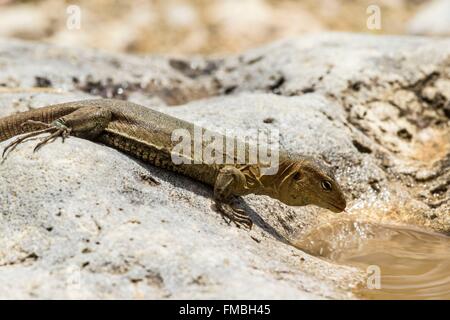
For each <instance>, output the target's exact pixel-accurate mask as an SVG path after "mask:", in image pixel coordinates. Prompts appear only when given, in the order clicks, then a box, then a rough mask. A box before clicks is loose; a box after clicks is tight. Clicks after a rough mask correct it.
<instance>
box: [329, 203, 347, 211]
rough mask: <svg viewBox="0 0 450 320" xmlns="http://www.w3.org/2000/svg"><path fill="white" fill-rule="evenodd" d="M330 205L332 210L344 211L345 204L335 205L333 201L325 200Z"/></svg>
mask: <svg viewBox="0 0 450 320" xmlns="http://www.w3.org/2000/svg"><path fill="white" fill-rule="evenodd" d="M325 202H326V203H327V204H328V205H329V206H330V207H331V209H330V210H331V211H334V212H342V211H345V207H346V205H344V206H338V205H336V204H334V203H331V202H329V201H325Z"/></svg>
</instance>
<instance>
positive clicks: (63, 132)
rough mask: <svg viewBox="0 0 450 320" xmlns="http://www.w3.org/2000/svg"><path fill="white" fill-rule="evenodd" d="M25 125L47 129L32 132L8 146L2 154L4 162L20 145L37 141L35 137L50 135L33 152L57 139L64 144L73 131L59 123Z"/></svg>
mask: <svg viewBox="0 0 450 320" xmlns="http://www.w3.org/2000/svg"><path fill="white" fill-rule="evenodd" d="M25 125H39V126H41V127H45V129H41V130H36V131H33V132H30V133H27V134H25V135H23V136H21V137H19V138H17V139H16V140H14V141H13V142H11V143H10V144H8V145H7V146H6V147H5V149H4V150H3V153H2V158H3V160H5V159H6V157H7V155H8V154H9V153H10V152H12V151H13V150H14V149H15V148H16V147H17V146H18V145H19V144H21V143H23V142H25V141H29V140H34V139H36V138H34V137H36V136H38V135H40V134H43V133H50V134H49V135H48V136H47V137H45V138H43V139H42V140H41V141H40V142H39V143H38V144H37V145H36V146H35V147H34V149H33V152H35V151H37V150H39V149H40V148H41V147H42V146H43V145H45V144H47V143H49V142H53V141H54V140H55V139H56V138H57V137H61V138H62V140H63V142H64V140H65V138H67V137H68V136H69V135H70V131H71V129H70V128H68V127H66V126H65V125H64V124H62V123H60V122H58V121H54V122H53V123H51V124H48V123H45V122H41V121H34V120H28V121H26V122H24V123H23V124H22V126H25Z"/></svg>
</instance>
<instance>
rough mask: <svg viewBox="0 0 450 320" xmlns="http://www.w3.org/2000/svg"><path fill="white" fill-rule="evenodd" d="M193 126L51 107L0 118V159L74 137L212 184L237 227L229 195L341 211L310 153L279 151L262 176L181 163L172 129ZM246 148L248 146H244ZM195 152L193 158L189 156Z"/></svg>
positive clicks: (233, 167) (87, 107)
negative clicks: (272, 168) (273, 166)
mask: <svg viewBox="0 0 450 320" xmlns="http://www.w3.org/2000/svg"><path fill="white" fill-rule="evenodd" d="M176 129H185V130H187V131H188V132H189V133H193V131H194V125H193V124H191V123H189V122H186V121H183V120H180V119H177V118H174V117H171V116H169V115H167V114H164V113H160V112H158V111H155V110H152V109H149V108H146V107H143V106H140V105H137V104H134V103H131V102H126V101H120V100H109V99H97V100H84V101H75V102H68V103H62V104H57V105H51V106H48V107H44V108H39V109H35V110H31V111H28V112H23V113H18V114H14V115H11V116H8V117H5V118H3V119H0V142H1V141H4V140H7V139H9V138H11V137H13V136H16V135H20V134H23V135H22V136H20V137H18V138H16V140H14V141H13V142H11V143H10V144H9V145H8V146H6V148H5V149H4V152H3V157H5V156H6V155H7V153H8V152H10V151H12V150H13V149H15V148H16V147H17V145H19V144H20V143H22V142H24V141H26V140H28V139H30V138H32V137H35V136H37V135H40V134H43V133H48V136H46V137H44V138H42V140H41V141H40V142H39V143H38V144H37V145H36V147H35V150H37V149H39V148H40V147H41V146H42V145H44V144H46V143H48V142H52V141H54V140H55V139H56V138H57V137H62V139H63V141H64V139H65V138H67V137H68V136H75V137H79V138H83V139H88V140H92V141H98V142H101V143H104V144H106V145H108V146H111V147H113V148H116V149H118V150H120V151H123V152H125V153H128V154H130V155H132V156H133V157H135V158H138V159H141V160H143V161H144V162H148V163H151V164H153V165H156V166H159V167H163V168H165V169H169V170H172V171H174V172H177V173H181V174H184V175H186V176H189V177H191V178H193V179H195V180H198V181H201V182H203V183H206V184H208V185H211V186H213V187H214V199H215V200H216V208H217V209H218V211H220V212H221V213H222V215H223V216H224V217H227V218H228V219H229V220H228V221H229V222H230V221H233V222H234V223H235V224H236V225H237V226H239V225H246V226H248V227H249V228H251V225H252V221H251V219H250V218H249V217H248V216H247V215H246V214H245V212H244V211H243V210H242V209H238V208H236V207H235V206H234V205H233V204H232V201H231V200H232V198H233V196H243V195H247V194H258V195H267V196H270V197H272V198H274V199H278V200H280V201H281V202H283V203H285V204H287V205H291V206H305V205H309V204H312V205H317V206H320V207H322V208H326V209H329V210H331V211H333V212H341V211H344V210H345V207H346V201H345V197H344V195H343V193H342V191H341V189H340V187H339V185H338V183H337V182H336V180H335V179H334V177H333V174H332V172H331V171H330V170H329V168H328V167H327V166H325V165H323V164H321V163H320V162H319V161H317V160H314V159H312V158H309V157H303V156H297V157H295V158H294V157H292V156H289V155H287V153H280V156H279V165H278V170H277V171H276V173H275V174H270V175H269V174H263V173H262V171H263V170H261V168H262V166H261V165H260V164H259V163H255V164H245V163H243V164H239V163H236V164H210V163H204V162H203V163H182V164H175V163H174V162H173V161H172V159H173V158H172V156H173V150H172V149H173V148H174V145H175V144H176V142H174V141H172V139H171V135H172V132H173V131H174V130H176ZM247 148H248V146H247ZM193 157H194V156H192V158H193Z"/></svg>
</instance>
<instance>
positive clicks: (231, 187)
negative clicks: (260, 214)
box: [214, 166, 253, 229]
mask: <svg viewBox="0 0 450 320" xmlns="http://www.w3.org/2000/svg"><path fill="white" fill-rule="evenodd" d="M245 187H246V179H245V176H244V174H243V173H242V172H241V171H240V170H239V169H237V168H236V167H233V166H227V167H224V168H222V169H221V170H220V172H219V175H218V176H217V179H216V182H215V184H214V199H215V201H216V207H217V209H218V211H219V212H220V213H221V214H222V215H223V217H224V218H228V219H229V221H228V222H231V221H232V222H233V223H234V224H235V225H236V226H238V227H239V226H241V225H244V226H247V227H248V228H249V229H251V228H252V225H253V222H252V220H251V219H250V218H249V217H248V215H247V214H246V213H245V211H244V210H242V209H238V208H236V207H235V206H233V205H232V204H231V203H230V202H231V200H232V198H233V196H235V195H238V194H242V192H243V191H244V190H245Z"/></svg>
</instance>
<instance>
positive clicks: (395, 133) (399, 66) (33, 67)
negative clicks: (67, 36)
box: [0, 34, 450, 299]
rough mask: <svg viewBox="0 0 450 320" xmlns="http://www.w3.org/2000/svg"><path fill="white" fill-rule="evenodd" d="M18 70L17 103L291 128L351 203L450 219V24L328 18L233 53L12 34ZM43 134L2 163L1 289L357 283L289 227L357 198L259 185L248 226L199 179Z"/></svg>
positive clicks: (422, 222)
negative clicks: (103, 104)
mask: <svg viewBox="0 0 450 320" xmlns="http://www.w3.org/2000/svg"><path fill="white" fill-rule="evenodd" d="M0 70H1V72H0V116H5V115H8V114H11V113H13V112H18V111H25V110H28V109H30V108H36V107H41V106H45V105H48V104H51V103H56V102H64V101H71V100H75V99H85V98H92V97H94V96H97V97H114V98H122V99H128V100H130V101H133V102H137V103H141V104H144V105H148V106H152V107H154V108H157V109H159V110H161V111H163V112H167V113H169V114H172V115H175V116H177V117H180V118H183V119H186V120H189V121H192V122H195V123H197V124H199V125H202V126H205V127H208V128H211V129H215V130H217V129H227V130H233V131H234V132H235V133H238V134H245V132H247V131H248V130H250V129H255V128H260V127H265V128H276V129H278V130H279V131H280V134H281V141H280V142H281V145H282V146H283V147H284V148H286V149H288V150H290V151H291V152H297V153H304V154H312V155H315V156H318V157H321V158H322V159H324V160H325V161H326V162H328V163H329V164H330V165H331V166H333V167H335V168H336V174H337V178H338V180H339V181H340V182H341V184H342V185H343V187H344V189H345V191H346V193H347V194H348V200H349V209H348V211H349V213H348V215H350V216H352V217H354V218H355V219H363V220H364V219H365V220H372V221H376V222H380V221H382V222H389V223H400V224H415V225H418V226H420V227H425V228H429V229H434V230H437V231H441V232H447V233H448V232H450V214H449V211H450V201H449V199H450V190H449V189H450V187H449V181H450V173H449V171H450V170H449V168H450V131H449V128H448V126H449V119H450V109H449V108H450V104H449V101H450V40H448V39H440V40H438V39H426V38H408V37H371V36H361V35H352V34H322V35H315V36H308V37H302V38H298V39H291V40H287V41H282V42H278V43H274V44H272V45H270V46H267V47H263V48H259V49H255V50H252V51H249V52H246V53H244V54H241V55H239V56H234V57H229V58H223V59H203V58H193V59H179V58H176V59H175V58H170V57H168V58H164V57H135V56H126V55H110V54H106V53H102V52H96V51H88V50H83V51H81V50H74V49H67V48H60V47H54V46H47V45H43V44H36V43H26V42H18V41H13V40H9V39H8V40H0ZM5 144H6V143H2V144H1V146H2V147H3V146H4V145H5ZM32 144H33V142H28V143H26V144H23V145H21V146H20V147H18V148H17V151H16V152H14V153H12V154H11V156H10V157H9V158H8V159H7V160H6V161H5V162H4V163H3V164H2V165H1V166H0V177H1V178H0V179H1V180H2V181H1V182H2V183H1V184H0V199H1V204H2V207H1V215H0V230H1V233H2V235H3V237H2V241H1V242H0V284H1V285H0V297H3V298H5V297H16V298H19V297H20V298H23V297H36V298H56V297H60V298H80V297H82V298H293V299H297V298H303V299H307V298H354V296H353V294H352V293H351V288H352V287H353V286H354V285H355V284H356V283H357V282H358V281H361V279H363V274H362V272H361V271H359V270H357V269H355V268H350V267H346V266H341V265H336V264H333V263H331V262H327V261H324V260H322V259H319V258H316V257H312V256H310V255H308V254H306V253H304V252H302V251H301V250H298V249H296V248H293V247H292V246H290V245H289V244H288V242H289V241H291V240H295V239H298V238H299V237H301V236H302V235H303V234H305V233H306V232H308V231H309V230H312V229H314V228H316V227H317V226H319V225H321V224H323V223H329V222H332V221H333V220H335V219H339V217H340V214H338V215H336V214H332V213H330V212H327V211H326V210H322V209H318V208H315V207H304V208H293V207H287V206H285V205H283V204H281V203H279V202H278V201H276V200H272V199H269V198H266V197H260V196H247V197H244V199H243V200H242V201H241V206H242V207H243V208H244V209H246V211H247V212H249V214H250V215H251V216H252V219H253V221H254V222H255V226H254V228H253V230H252V231H251V232H247V231H245V230H241V229H237V228H235V227H233V226H228V225H227V224H226V223H225V222H224V221H223V219H222V218H221V217H220V216H219V215H218V214H217V213H216V212H215V211H213V210H212V209H211V204H212V202H211V194H212V193H211V190H210V188H208V187H206V186H204V185H202V184H199V183H197V182H195V181H193V180H190V179H188V178H184V177H181V176H178V175H176V174H172V173H170V172H167V171H164V170H161V169H159V168H156V167H153V166H149V165H146V164H143V163H141V162H139V161H135V160H133V159H132V158H130V157H128V156H126V155H124V154H122V153H120V152H118V151H116V150H114V149H111V148H107V147H105V146H102V145H99V144H95V143H92V142H89V141H84V140H80V139H76V138H71V139H68V140H67V141H66V142H65V143H64V144H61V143H59V142H56V143H53V144H51V145H49V146H46V147H45V148H43V149H41V150H40V151H39V152H37V153H34V154H33V153H32V152H31V148H32ZM155 181H157V183H155ZM158 183H159V184H158Z"/></svg>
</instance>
